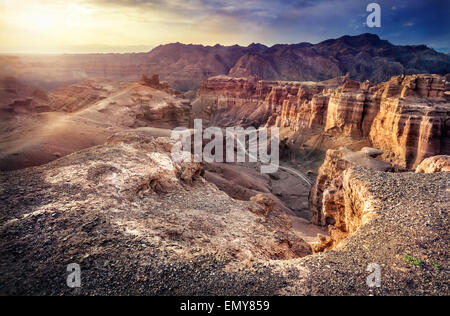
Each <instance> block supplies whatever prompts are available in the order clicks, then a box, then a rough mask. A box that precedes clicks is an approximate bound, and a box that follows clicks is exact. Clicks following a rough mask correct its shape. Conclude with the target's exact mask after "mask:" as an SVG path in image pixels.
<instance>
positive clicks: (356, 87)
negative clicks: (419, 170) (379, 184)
mask: <svg viewBox="0 0 450 316" xmlns="http://www.w3.org/2000/svg"><path fill="white" fill-rule="evenodd" d="M448 89H449V86H448V84H447V83H446V80H445V78H444V77H441V76H438V75H412V76H397V77H393V78H392V79H391V80H389V81H387V82H384V83H381V84H377V85H373V84H371V83H370V82H368V81H366V82H363V83H360V82H356V81H353V80H351V79H349V78H348V77H343V78H338V79H336V80H328V81H324V82H319V83H310V82H285V81H261V80H257V79H256V78H254V77H251V78H250V79H244V78H231V77H225V76H219V77H214V78H210V79H209V80H207V81H206V82H204V83H203V84H202V86H201V88H200V90H199V91H198V96H197V99H196V100H195V101H194V103H193V104H194V116H195V117H202V118H206V119H208V120H209V121H210V124H217V125H244V126H245V125H254V126H264V125H266V126H273V125H275V126H279V127H281V128H285V129H289V130H291V131H293V132H296V133H297V134H303V135H308V134H314V133H315V134H326V135H330V136H333V137H351V138H352V139H354V140H358V139H368V140H370V142H371V143H372V146H373V147H376V148H379V149H381V150H383V151H384V153H385V154H384V156H383V158H384V159H385V160H387V161H389V162H391V163H394V164H396V165H399V166H402V167H405V168H409V169H411V168H415V167H416V166H417V165H418V164H419V163H420V162H421V161H422V160H423V159H425V158H427V157H430V156H434V155H438V154H447V153H449V152H450V135H449V134H448V130H449V122H450V101H449V100H450V99H449V96H448V93H447V92H448Z"/></svg>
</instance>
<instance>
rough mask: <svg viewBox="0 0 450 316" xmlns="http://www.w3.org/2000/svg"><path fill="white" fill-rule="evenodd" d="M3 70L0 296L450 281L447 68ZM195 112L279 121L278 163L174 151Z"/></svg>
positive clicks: (397, 291)
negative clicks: (372, 73) (36, 81)
mask: <svg viewBox="0 0 450 316" xmlns="http://www.w3.org/2000/svg"><path fill="white" fill-rule="evenodd" d="M2 84H3V85H4V86H5V87H6V88H4V89H2V103H0V113H2V118H1V120H0V131H1V135H0V170H1V171H0V198H1V199H0V200H1V212H0V245H1V247H0V271H1V274H0V294H1V295H12V294H18V295H443V296H446V295H449V293H450V291H449V268H448V267H449V256H448V244H449V234H448V210H449V209H450V199H449V195H450V191H449V182H450V177H449V175H450V174H449V173H448V171H450V159H449V157H448V155H449V154H450V152H449V144H450V142H449V135H448V124H449V122H450V115H449V114H450V104H449V97H450V95H449V92H448V91H449V83H448V81H447V80H446V79H445V78H444V77H441V76H437V75H414V76H407V77H404V76H403V77H394V78H392V79H391V80H389V81H387V82H385V83H381V84H376V85H371V84H370V83H368V82H363V83H359V82H355V81H352V80H350V79H349V78H347V77H340V78H336V79H335V80H331V81H326V82H318V83H311V82H282V81H258V80H256V79H255V78H231V77H226V76H220V77H214V78H210V79H209V80H207V81H205V82H204V83H203V84H202V86H201V87H200V89H199V90H198V91H197V93H196V95H195V97H193V96H192V93H190V94H188V95H183V94H181V93H179V92H177V91H174V90H172V89H171V88H170V87H169V86H168V84H167V83H164V82H160V81H159V78H158V76H153V77H152V78H147V77H145V76H143V78H142V79H141V81H139V82H133V83H129V82H118V81H113V80H110V79H90V80H87V81H84V82H80V83H77V84H75V85H72V86H67V87H63V88H60V89H58V90H55V91H53V92H51V93H48V94H47V93H45V92H42V91H40V90H36V89H33V88H29V87H26V86H24V85H22V84H20V83H19V82H17V81H15V80H13V79H11V78H8V79H5V80H3V81H2ZM194 117H196V118H203V119H204V120H205V122H208V123H210V124H211V125H213V124H218V125H219V126H220V127H228V126H243V127H249V126H255V127H268V128H270V127H279V128H280V130H281V132H280V140H281V145H280V154H281V161H280V167H281V168H280V169H279V170H278V172H276V173H273V174H270V175H267V174H261V173H260V171H259V170H260V169H259V167H260V165H259V164H251V163H239V164H237V163H236V164H228V163H195V162H178V161H175V160H173V158H172V156H171V151H172V148H173V146H174V145H175V141H174V140H172V139H170V135H171V129H173V128H175V127H186V128H189V127H191V126H192V120H193V118H194ZM370 147H375V148H370ZM416 167H417V169H416ZM289 170H294V171H296V173H299V174H301V175H302V176H301V177H299V176H296V175H295V174H293V173H292V172H289ZM311 183H312V186H311ZM72 263H76V264H79V265H80V267H81V279H82V285H81V287H80V288H76V289H72V288H69V287H68V286H67V284H66V279H67V275H68V273H67V266H68V265H69V264H72ZM374 266H375V267H378V268H379V271H380V272H381V274H380V282H381V283H380V284H379V286H377V285H375V286H374V285H370V282H369V283H368V278H370V277H371V275H372V274H371V273H373V272H374V270H373V269H372V270H371V269H369V268H370V267H372V268H373V267H374Z"/></svg>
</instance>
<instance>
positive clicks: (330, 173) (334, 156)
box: [309, 148, 392, 251]
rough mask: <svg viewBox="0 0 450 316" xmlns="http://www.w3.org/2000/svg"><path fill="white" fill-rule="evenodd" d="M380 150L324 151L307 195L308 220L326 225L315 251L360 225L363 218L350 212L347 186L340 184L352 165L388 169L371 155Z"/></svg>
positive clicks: (389, 169) (341, 237) (380, 152)
mask: <svg viewBox="0 0 450 316" xmlns="http://www.w3.org/2000/svg"><path fill="white" fill-rule="evenodd" d="M382 153H383V152H382V151H380V150H377V149H373V148H363V149H362V150H361V151H359V152H353V151H351V150H349V149H347V148H341V149H339V150H331V149H330V150H328V151H327V154H326V158H325V162H324V164H323V165H322V166H321V167H320V169H319V175H318V177H317V180H316V182H315V183H314V185H313V186H312V188H311V192H310V196H309V206H310V211H311V221H312V222H313V223H314V224H316V225H320V226H328V231H329V234H330V238H324V240H322V243H321V244H320V245H318V247H317V248H316V249H315V250H316V251H322V250H324V249H329V248H333V247H334V246H335V245H336V244H338V243H339V242H340V241H341V240H343V239H345V238H346V237H347V236H348V235H349V234H351V233H353V232H354V231H356V230H357V229H358V228H359V227H360V225H361V221H363V220H364V219H363V218H362V215H360V214H359V215H358V214H353V213H352V212H349V211H348V210H349V209H350V208H348V207H346V197H345V195H346V194H347V193H348V188H347V189H345V188H344V186H345V172H346V171H347V170H349V169H350V168H351V167H354V166H358V167H364V168H366V169H371V170H378V171H392V165H390V164H389V163H386V162H383V161H380V160H376V159H375V157H377V156H379V155H381V154H382Z"/></svg>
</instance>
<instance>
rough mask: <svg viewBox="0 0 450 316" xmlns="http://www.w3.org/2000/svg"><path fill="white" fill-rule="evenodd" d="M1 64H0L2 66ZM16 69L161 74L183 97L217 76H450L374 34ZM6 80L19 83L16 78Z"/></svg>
mask: <svg viewBox="0 0 450 316" xmlns="http://www.w3.org/2000/svg"><path fill="white" fill-rule="evenodd" d="M36 58H39V59H38V60H36ZM2 64H3V63H2V60H0V66H1V65H2ZM18 64H19V65H20V67H22V68H20V69H21V72H22V73H23V74H26V75H27V76H31V77H27V79H28V80H32V81H33V82H34V83H35V84H36V82H35V79H37V80H38V79H39V78H38V76H39V74H40V75H42V76H45V77H46V78H47V80H51V83H52V84H57V83H58V82H59V81H61V80H62V81H65V82H69V83H72V82H75V81H77V80H80V79H86V78H91V77H106V78H111V79H116V80H117V79H119V80H136V79H138V78H139V77H140V76H141V75H142V74H143V73H145V74H147V75H151V74H153V73H159V74H160V76H161V78H162V80H167V81H169V83H170V84H171V85H172V86H173V87H174V88H176V89H178V90H181V91H187V90H191V89H195V88H197V87H198V86H199V85H200V83H201V82H202V81H204V80H205V79H207V78H209V77H212V76H216V75H231V76H236V77H241V76H243V77H245V76H248V75H257V76H259V77H260V78H262V79H266V80H292V81H322V80H327V79H330V78H334V77H339V76H343V75H345V74H347V73H349V74H350V78H352V79H355V80H358V81H364V80H370V81H372V82H375V83H378V82H382V81H385V80H388V79H389V78H390V77H392V76H395V75H400V74H417V73H436V74H441V75H442V74H447V73H450V55H448V54H443V53H438V52H436V51H435V50H433V49H431V48H428V47H427V46H425V45H417V46H396V45H393V44H391V43H389V42H388V41H385V40H382V39H380V38H379V37H378V36H377V35H373V34H362V35H359V36H343V37H341V38H338V39H330V40H326V41H324V42H321V43H319V44H315V45H313V44H310V43H300V44H291V45H287V44H285V45H281V44H279V45H275V46H272V47H267V46H264V45H262V44H251V45H249V46H248V47H242V46H238V45H234V46H221V45H216V46H203V45H192V44H191V45H185V44H181V43H173V44H167V45H161V46H158V47H156V48H154V49H153V50H152V51H150V52H148V53H139V54H90V55H64V56H59V57H49V56H45V57H34V59H33V58H31V57H20V63H18ZM27 67H28V68H27ZM7 68H9V69H11V65H8V67H7ZM12 68H14V67H12ZM29 68H31V69H29ZM23 69H25V70H23ZM16 72H17V71H16ZM8 74H9V75H14V76H15V77H18V78H21V76H20V75H17V73H14V72H13V73H8ZM33 76H34V77H33ZM21 79H22V78H21ZM25 81H26V80H25ZM47 85H48V86H50V84H49V83H48V84H47Z"/></svg>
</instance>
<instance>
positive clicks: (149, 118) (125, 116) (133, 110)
mask: <svg viewBox="0 0 450 316" xmlns="http://www.w3.org/2000/svg"><path fill="white" fill-rule="evenodd" d="M158 87H161V85H160V84H159V85H158ZM162 88H163V89H164V90H159V89H155V88H152V87H150V86H148V85H145V84H141V83H127V82H116V81H112V80H109V79H90V80H87V81H83V82H81V83H78V84H76V85H73V86H68V87H64V88H61V89H58V90H56V91H54V92H52V93H50V94H49V95H48V100H46V101H42V102H45V104H46V106H47V110H49V109H50V110H51V112H46V113H40V111H38V109H36V108H35V107H34V104H36V103H37V102H36V101H35V98H33V99H32V100H31V101H27V102H26V103H25V104H19V103H18V101H16V102H15V103H13V105H14V107H13V108H14V109H15V112H11V111H9V112H7V113H10V115H9V116H6V115H5V116H2V121H1V122H0V123H1V124H0V131H2V135H1V136H2V137H0V170H15V169H21V168H24V167H30V166H37V165H41V164H45V163H47V162H50V161H52V160H54V159H57V158H60V157H62V156H65V155H68V154H71V153H73V152H75V151H79V150H82V149H85V148H88V147H92V146H96V145H100V144H103V143H104V142H105V140H106V139H107V138H108V137H109V136H111V135H112V134H114V133H117V132H119V131H123V130H128V129H140V128H143V129H150V130H151V132H152V133H153V134H155V135H161V134H162V135H164V136H167V135H168V136H170V130H166V129H173V128H176V127H189V124H190V123H191V121H192V118H191V106H190V102H189V101H188V100H186V99H184V98H183V97H181V96H179V95H178V94H176V93H175V94H171V93H169V92H171V90H170V89H166V88H165V85H162ZM8 104H9V103H8ZM25 106H27V107H26V109H27V111H25V110H21V111H19V109H22V108H25ZM10 108H11V106H8V107H7V109H10ZM0 110H1V109H0ZM13 114H14V117H15V118H16V119H12V118H13V117H12V116H11V115H13ZM161 129H163V130H161Z"/></svg>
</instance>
